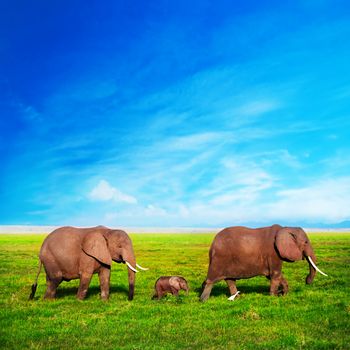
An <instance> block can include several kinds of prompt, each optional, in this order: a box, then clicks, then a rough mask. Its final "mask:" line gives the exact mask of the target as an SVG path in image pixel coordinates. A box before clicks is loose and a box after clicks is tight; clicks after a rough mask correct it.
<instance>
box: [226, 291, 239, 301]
mask: <svg viewBox="0 0 350 350" xmlns="http://www.w3.org/2000/svg"><path fill="white" fill-rule="evenodd" d="M238 294H239V290H238V291H237V292H236V293H235V294H233V295H231V296H230V297H229V298H228V299H227V300H231V301H233V300H235V298H236V296H237V295H238Z"/></svg>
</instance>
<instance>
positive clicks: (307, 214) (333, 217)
mask: <svg viewBox="0 0 350 350" xmlns="http://www.w3.org/2000/svg"><path fill="white" fill-rule="evenodd" d="M277 197H279V199H278V200H277V201H276V202H274V203H270V204H268V205H267V206H266V209H267V216H270V217H281V218H285V219H293V220H296V219H299V220H306V221H309V222H312V221H314V222H320V221H322V222H326V223H336V222H340V221H345V220H349V219H350V205H349V204H350V177H342V178H337V179H326V180H321V181H318V182H316V183H314V184H311V185H310V186H308V187H302V188H297V189H289V190H283V191H279V192H278V193H277Z"/></svg>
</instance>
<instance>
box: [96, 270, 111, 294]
mask: <svg viewBox="0 0 350 350" xmlns="http://www.w3.org/2000/svg"><path fill="white" fill-rule="evenodd" d="M110 277H111V270H110V269H109V268H107V267H101V269H100V271H99V273H98V278H99V280H100V288H101V299H102V300H108V298H109V283H110Z"/></svg>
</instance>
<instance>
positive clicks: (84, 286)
mask: <svg viewBox="0 0 350 350" xmlns="http://www.w3.org/2000/svg"><path fill="white" fill-rule="evenodd" d="M91 278H92V273H90V272H82V273H81V275H80V284H79V288H78V292H77V298H78V299H80V300H83V299H84V298H85V297H86V293H87V291H88V288H89V284H90V281H91Z"/></svg>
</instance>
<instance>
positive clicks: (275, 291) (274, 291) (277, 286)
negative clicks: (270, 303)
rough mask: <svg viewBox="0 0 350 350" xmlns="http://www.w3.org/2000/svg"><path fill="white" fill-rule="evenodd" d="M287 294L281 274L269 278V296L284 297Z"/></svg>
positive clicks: (286, 284)
mask: <svg viewBox="0 0 350 350" xmlns="http://www.w3.org/2000/svg"><path fill="white" fill-rule="evenodd" d="M287 293H288V283H287V280H286V279H285V278H284V277H283V276H282V274H281V273H279V274H277V275H275V276H271V282H270V295H279V294H282V295H285V294H287Z"/></svg>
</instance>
